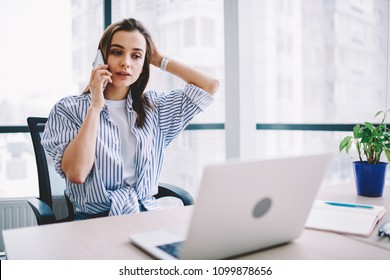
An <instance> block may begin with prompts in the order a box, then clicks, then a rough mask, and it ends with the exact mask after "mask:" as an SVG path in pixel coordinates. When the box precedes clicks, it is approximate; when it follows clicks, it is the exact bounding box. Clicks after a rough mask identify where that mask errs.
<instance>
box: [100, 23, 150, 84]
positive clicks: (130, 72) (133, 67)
mask: <svg viewBox="0 0 390 280" xmlns="http://www.w3.org/2000/svg"><path fill="white" fill-rule="evenodd" d="M145 55H146V40H145V37H144V36H143V35H142V34H141V33H140V32H139V31H137V30H135V31H117V32H116V33H115V34H114V36H113V37H112V42H111V46H110V49H109V53H108V59H107V64H108V71H110V72H111V73H112V76H111V79H112V83H111V84H109V85H110V87H111V86H114V87H116V88H123V87H126V88H128V87H129V86H130V85H132V84H133V83H134V82H136V81H137V80H138V78H139V76H140V74H141V72H142V66H143V65H144V61H145Z"/></svg>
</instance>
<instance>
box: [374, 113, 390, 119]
mask: <svg viewBox="0 0 390 280" xmlns="http://www.w3.org/2000/svg"><path fill="white" fill-rule="evenodd" d="M387 112H388V111H387ZM380 114H383V111H379V112H377V113H376V114H375V116H374V118H376V117H377V116H379V115H380Z"/></svg>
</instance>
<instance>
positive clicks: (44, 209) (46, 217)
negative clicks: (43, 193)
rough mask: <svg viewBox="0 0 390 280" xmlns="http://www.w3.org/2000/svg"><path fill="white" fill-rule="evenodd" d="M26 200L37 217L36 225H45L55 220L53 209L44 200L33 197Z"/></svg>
mask: <svg viewBox="0 0 390 280" xmlns="http://www.w3.org/2000/svg"><path fill="white" fill-rule="evenodd" d="M27 202H28V204H29V205H30V207H31V209H32V210H33V212H34V214H35V217H36V218H37V223H38V225H46V224H52V223H55V222H56V217H55V216H54V213H53V211H52V210H51V208H50V207H49V205H47V204H46V203H45V202H43V201H41V200H39V199H38V198H35V197H34V198H29V199H27Z"/></svg>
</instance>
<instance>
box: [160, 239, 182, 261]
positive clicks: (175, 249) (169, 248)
mask: <svg viewBox="0 0 390 280" xmlns="http://www.w3.org/2000/svg"><path fill="white" fill-rule="evenodd" d="M183 244H184V241H180V242H174V243H169V244H164V245H161V246H157V248H159V249H160V250H163V251H164V252H165V253H167V254H169V255H171V256H173V257H175V258H176V259H179V257H180V253H181V250H182V248H183Z"/></svg>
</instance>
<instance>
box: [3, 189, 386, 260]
mask: <svg viewBox="0 0 390 280" xmlns="http://www.w3.org/2000/svg"><path fill="white" fill-rule="evenodd" d="M318 198H319V199H329V200H334V201H336V200H338V201H343V202H354V203H366V204H379V205H384V206H385V207H386V208H387V209H388V211H390V188H389V187H387V188H386V189H385V195H384V196H383V197H381V198H364V197H358V196H356V194H355V190H354V188H353V187H351V186H348V185H343V186H337V187H336V186H335V187H322V188H321V190H320V193H319V195H318ZM192 209H193V207H192V206H191V207H182V208H175V209H167V210H161V211H154V212H146V213H140V214H134V215H123V216H117V217H106V218H99V219H92V220H85V221H76V222H69V223H62V224H54V225H48V226H39V227H38V226H36V227H30V228H21V229H14V230H5V231H3V236H4V243H5V249H6V254H7V258H8V259H60V260H63V259H93V260H95V259H150V257H149V256H148V255H147V254H145V253H143V252H142V251H140V250H139V249H138V248H136V247H135V246H133V245H132V244H131V243H130V242H129V239H128V235H129V234H130V233H135V232H140V231H144V230H150V229H158V228H162V227H165V226H174V225H177V223H182V224H185V223H188V221H189V219H190V216H191V212H192ZM384 221H390V214H389V213H387V214H386V215H385V217H384V218H383V219H382V221H381V223H382V222H384ZM378 226H379V225H378ZM378 226H377V227H376V228H375V230H374V232H373V234H372V235H371V236H370V237H369V238H363V237H361V238H360V237H352V236H347V235H340V234H335V233H327V232H321V231H315V230H306V229H305V230H304V231H303V233H302V235H301V237H299V238H298V239H296V240H295V241H294V242H291V243H289V244H286V245H282V246H278V247H275V248H272V249H268V250H263V251H259V252H256V253H252V254H248V255H245V256H242V257H240V259H321V260H325V259H337V260H338V259H386V260H388V259H390V241H389V240H388V239H380V238H378V237H377V236H376V234H377V229H378Z"/></svg>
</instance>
